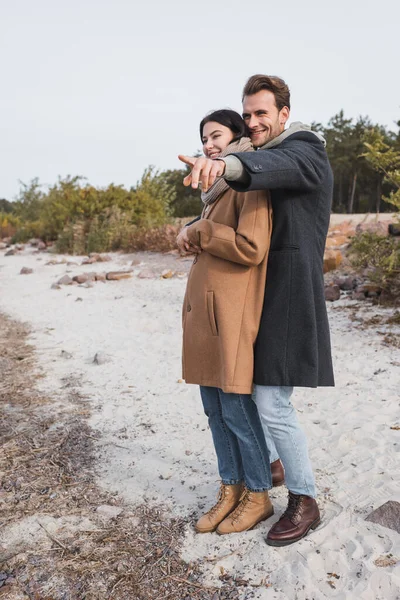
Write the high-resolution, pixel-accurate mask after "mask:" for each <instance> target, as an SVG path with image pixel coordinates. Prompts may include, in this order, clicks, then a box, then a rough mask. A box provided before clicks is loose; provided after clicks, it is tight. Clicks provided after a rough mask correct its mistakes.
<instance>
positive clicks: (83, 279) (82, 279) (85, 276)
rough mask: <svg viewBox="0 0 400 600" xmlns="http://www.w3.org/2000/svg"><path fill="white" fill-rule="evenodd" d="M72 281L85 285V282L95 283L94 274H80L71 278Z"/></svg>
mask: <svg viewBox="0 0 400 600" xmlns="http://www.w3.org/2000/svg"><path fill="white" fill-rule="evenodd" d="M72 280H73V281H77V282H78V283H86V282H87V281H95V280H96V273H93V272H92V273H80V274H79V275H75V276H74V277H73V278H72Z"/></svg>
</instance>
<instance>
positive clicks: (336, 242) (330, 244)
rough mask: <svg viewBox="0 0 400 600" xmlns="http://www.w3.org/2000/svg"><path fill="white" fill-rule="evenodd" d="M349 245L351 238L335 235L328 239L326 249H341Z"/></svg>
mask: <svg viewBox="0 0 400 600" xmlns="http://www.w3.org/2000/svg"><path fill="white" fill-rule="evenodd" d="M347 244H349V238H348V237H347V236H346V235H335V236H332V237H328V238H327V240H326V246H325V247H326V248H328V249H329V248H340V247H343V246H347Z"/></svg>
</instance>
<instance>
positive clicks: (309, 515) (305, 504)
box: [265, 492, 321, 546]
mask: <svg viewBox="0 0 400 600" xmlns="http://www.w3.org/2000/svg"><path fill="white" fill-rule="evenodd" d="M320 522H321V517H320V514H319V508H318V504H317V503H316V501H315V500H314V498H311V497H310V496H301V495H299V494H293V493H292V492H289V502H288V505H287V509H286V511H285V512H284V513H283V515H282V516H281V518H280V519H279V521H278V522H277V523H275V525H273V526H272V527H271V529H270V531H269V533H268V535H267V539H266V540H265V541H266V542H267V544H268V545H269V546H288V545H289V544H293V543H294V542H298V541H299V540H301V538H303V537H305V536H306V535H307V533H308V532H309V531H310V529H315V528H316V527H318V525H319V524H320Z"/></svg>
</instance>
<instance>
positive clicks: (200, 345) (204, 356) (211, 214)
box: [183, 189, 272, 394]
mask: <svg viewBox="0 0 400 600" xmlns="http://www.w3.org/2000/svg"><path fill="white" fill-rule="evenodd" d="M271 229H272V212H271V205H270V199H269V194H268V192H266V191H251V192H245V193H243V192H241V193H238V192H234V191H233V190H231V189H229V190H227V191H226V192H225V193H224V194H223V195H222V196H221V197H220V198H219V199H218V200H217V201H216V202H214V204H211V205H210V206H206V207H205V209H204V210H203V214H202V218H201V219H200V220H199V221H196V222H195V223H193V224H192V225H190V226H189V227H188V231H187V233H188V237H189V240H190V241H191V243H193V244H195V245H198V246H201V248H202V252H201V254H199V255H198V256H196V257H195V259H194V261H193V266H192V268H191V271H190V273H189V278H188V282H187V288H186V295H185V299H184V303H183V377H184V379H185V380H186V383H197V384H199V385H203V386H212V387H218V388H221V389H222V390H223V391H224V392H231V393H238V394H250V393H251V392H252V388H253V366H254V360H253V347H254V343H255V340H256V336H257V332H258V328H259V324H260V317H261V311H262V306H263V300H264V291H265V280H266V272H267V259H268V250H269V245H270V238H271Z"/></svg>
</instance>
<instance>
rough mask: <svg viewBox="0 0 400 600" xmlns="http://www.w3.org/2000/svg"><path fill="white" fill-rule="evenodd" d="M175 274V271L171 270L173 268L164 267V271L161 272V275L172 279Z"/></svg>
mask: <svg viewBox="0 0 400 600" xmlns="http://www.w3.org/2000/svg"><path fill="white" fill-rule="evenodd" d="M174 275H175V271H171V269H164V271H163V272H162V273H161V277H162V278H163V279H171V277H173V276H174Z"/></svg>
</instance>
